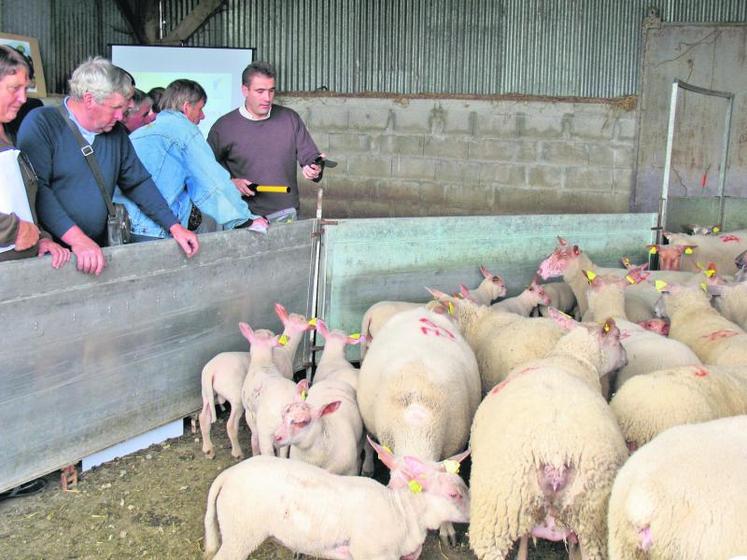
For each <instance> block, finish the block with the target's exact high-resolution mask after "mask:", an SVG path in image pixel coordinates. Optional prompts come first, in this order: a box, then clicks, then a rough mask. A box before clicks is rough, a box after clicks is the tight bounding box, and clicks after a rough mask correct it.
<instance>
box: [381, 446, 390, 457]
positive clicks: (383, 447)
mask: <svg viewBox="0 0 747 560" xmlns="http://www.w3.org/2000/svg"><path fill="white" fill-rule="evenodd" d="M381 448H382V449H383V450H384V451H386V452H387V453H389V454H390V455H393V453H392V450H391V449H389V447H387V446H386V445H382V446H381Z"/></svg>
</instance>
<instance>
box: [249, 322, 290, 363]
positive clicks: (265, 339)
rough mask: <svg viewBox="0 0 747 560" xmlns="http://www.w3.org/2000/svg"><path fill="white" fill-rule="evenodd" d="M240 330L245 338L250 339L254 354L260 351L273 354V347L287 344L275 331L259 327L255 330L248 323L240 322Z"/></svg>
mask: <svg viewBox="0 0 747 560" xmlns="http://www.w3.org/2000/svg"><path fill="white" fill-rule="evenodd" d="M239 330H240V331H241V334H242V335H244V338H246V339H247V340H248V341H249V344H250V345H251V348H250V351H251V354H252V356H255V355H257V354H260V353H262V354H266V355H271V354H272V349H273V348H276V347H278V346H284V345H285V343H284V342H282V341H281V340H280V337H278V336H275V333H273V332H272V331H270V330H267V329H257V330H256V331H255V330H252V327H250V326H249V324H248V323H239Z"/></svg>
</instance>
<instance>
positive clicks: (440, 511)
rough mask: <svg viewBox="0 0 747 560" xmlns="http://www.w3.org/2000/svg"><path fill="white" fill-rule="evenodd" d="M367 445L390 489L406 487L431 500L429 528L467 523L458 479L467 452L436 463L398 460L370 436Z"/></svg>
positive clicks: (463, 489)
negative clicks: (384, 471)
mask: <svg viewBox="0 0 747 560" xmlns="http://www.w3.org/2000/svg"><path fill="white" fill-rule="evenodd" d="M368 442H369V443H370V444H371V446H372V447H373V448H374V450H375V451H376V453H377V455H378V456H379V459H381V462H382V463H384V465H385V466H386V467H387V468H388V469H389V471H390V478H389V484H388V485H387V486H388V487H389V488H392V489H393V490H402V489H405V488H407V489H408V491H410V492H413V493H415V494H420V493H423V494H425V495H426V496H427V497H428V498H430V502H429V508H428V510H429V511H428V515H429V518H428V519H426V522H427V525H428V528H429V529H437V528H438V527H439V525H441V523H444V522H446V521H451V522H452V523H467V522H469V502H470V498H469V489H468V488H467V485H466V484H465V483H464V481H463V480H462V478H461V477H460V476H459V465H460V463H461V462H462V461H463V460H464V459H465V458H466V457H467V456H468V455H469V453H470V452H469V450H467V451H464V452H462V453H459V454H458V455H454V456H453V457H449V458H448V459H444V460H443V461H438V462H435V461H424V460H421V459H418V458H417V457H410V456H406V457H397V456H395V455H394V454H393V453H392V452H391V451H390V450H389V449H388V448H387V447H385V446H383V445H379V444H377V443H376V442H375V441H373V440H372V439H371V438H370V437H369V438H368Z"/></svg>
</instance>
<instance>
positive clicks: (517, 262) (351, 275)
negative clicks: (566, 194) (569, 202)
mask: <svg viewBox="0 0 747 560" xmlns="http://www.w3.org/2000/svg"><path fill="white" fill-rule="evenodd" d="M656 218H657V215H656V214H653V213H651V214H577V215H530V216H479V217H449V218H391V219H367V220H341V221H339V222H336V224H335V225H326V226H324V232H325V233H324V244H323V246H324V250H323V258H322V270H323V274H322V283H321V294H322V297H321V307H320V309H321V310H322V312H321V313H320V315H321V316H322V317H323V318H324V319H325V320H326V321H327V322H328V323H329V325H330V326H331V327H334V328H339V329H344V330H346V331H348V332H351V331H357V330H359V329H360V323H361V318H362V316H363V313H364V312H365V310H366V309H367V308H368V307H369V306H370V305H371V304H373V303H375V302H377V301H381V300H401V301H427V300H428V299H429V297H430V296H429V295H428V293H427V292H426V291H425V289H424V288H425V286H428V287H433V288H438V289H440V290H443V291H447V292H452V291H454V290H455V289H457V288H458V286H459V284H460V283H465V284H466V285H467V286H469V287H470V288H474V287H475V286H477V285H478V284H479V282H480V281H481V280H482V277H481V276H480V273H479V265H485V266H486V267H487V268H488V269H489V270H490V271H491V272H494V273H496V274H500V275H501V276H503V278H504V279H505V281H506V286H507V288H508V291H509V294H516V293H518V292H520V291H521V290H523V289H524V287H526V285H527V284H528V283H529V281H530V280H531V278H532V276H533V275H534V273H535V271H536V270H537V265H538V264H539V262H540V261H541V260H542V259H543V258H544V257H546V256H547V255H548V254H549V253H550V252H552V250H553V249H554V248H555V244H556V236H558V235H560V236H563V237H565V238H567V239H568V240H569V241H570V242H572V243H576V244H578V245H579V246H580V247H581V248H582V249H583V250H584V251H586V252H587V253H588V254H589V255H590V256H591V258H592V259H593V260H594V262H595V263H597V264H599V265H602V266H620V264H619V259H620V257H622V256H629V257H630V258H631V259H632V260H633V262H636V263H641V262H645V261H646V260H647V253H646V247H645V246H646V244H647V243H651V242H652V241H653V239H654V233H653V231H652V228H653V227H654V226H655V225H656ZM349 357H350V358H351V359H357V358H358V352H357V350H355V351H353V350H351V351H350V353H349Z"/></svg>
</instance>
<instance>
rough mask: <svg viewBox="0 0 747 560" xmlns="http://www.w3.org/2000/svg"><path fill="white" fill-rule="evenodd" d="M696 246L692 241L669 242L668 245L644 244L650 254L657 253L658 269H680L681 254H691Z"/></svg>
mask: <svg viewBox="0 0 747 560" xmlns="http://www.w3.org/2000/svg"><path fill="white" fill-rule="evenodd" d="M696 247H697V245H694V244H692V243H677V244H673V243H671V242H670V244H669V245H659V244H651V245H646V248H647V249H648V253H649V254H650V255H659V269H660V270H680V268H681V266H682V255H692V254H693V252H694V250H695V248H696Z"/></svg>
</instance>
